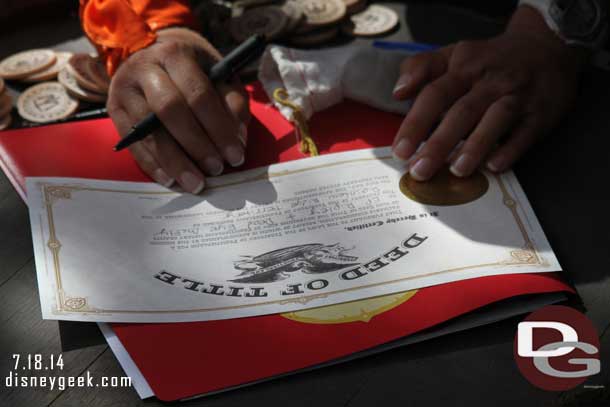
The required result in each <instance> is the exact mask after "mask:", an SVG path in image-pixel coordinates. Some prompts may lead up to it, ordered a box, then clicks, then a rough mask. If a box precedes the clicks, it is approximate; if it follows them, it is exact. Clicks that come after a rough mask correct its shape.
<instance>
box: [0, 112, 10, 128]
mask: <svg viewBox="0 0 610 407" xmlns="http://www.w3.org/2000/svg"><path fill="white" fill-rule="evenodd" d="M12 122H13V117H12V116H11V115H10V114H7V115H6V116H4V117H3V118H1V119H0V131H2V130H6V129H8V128H9V127H10V126H11V123H12Z"/></svg>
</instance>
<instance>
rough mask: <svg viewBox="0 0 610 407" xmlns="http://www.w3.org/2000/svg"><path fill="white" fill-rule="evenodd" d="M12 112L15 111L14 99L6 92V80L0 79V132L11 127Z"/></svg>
mask: <svg viewBox="0 0 610 407" xmlns="http://www.w3.org/2000/svg"><path fill="white" fill-rule="evenodd" d="M11 110H13V98H12V97H11V95H9V94H8V92H7V91H6V85H5V84H4V80H3V79H2V78H0V131H2V130H4V129H7V128H8V127H9V126H10V125H11V121H12V118H11Z"/></svg>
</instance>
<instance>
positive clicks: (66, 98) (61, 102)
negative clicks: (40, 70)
mask: <svg viewBox="0 0 610 407" xmlns="http://www.w3.org/2000/svg"><path fill="white" fill-rule="evenodd" d="M76 109H78V101H77V100H75V99H73V98H72V97H70V95H68V93H67V92H66V89H65V88H64V86H63V85H62V84H61V83H59V82H43V83H40V84H38V85H34V86H32V87H30V88H28V89H26V90H25V92H23V93H22V94H21V96H19V99H18V100H17V110H18V111H19V114H20V115H21V117H23V118H24V119H26V120H29V121H31V122H36V123H48V122H52V121H55V120H60V119H65V118H66V117H68V116H70V115H71V114H72V113H74V112H75V111H76Z"/></svg>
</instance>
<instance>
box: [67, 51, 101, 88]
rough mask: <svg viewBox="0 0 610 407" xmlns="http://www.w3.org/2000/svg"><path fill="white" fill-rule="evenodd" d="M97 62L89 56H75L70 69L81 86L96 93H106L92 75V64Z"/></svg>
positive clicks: (70, 62) (71, 59) (69, 63)
mask: <svg viewBox="0 0 610 407" xmlns="http://www.w3.org/2000/svg"><path fill="white" fill-rule="evenodd" d="M94 62H95V58H93V57H92V56H91V55H89V54H74V55H72V57H71V58H70V60H69V61H68V65H67V66H68V67H69V68H70V69H71V70H72V75H74V78H75V79H76V82H78V84H79V86H81V87H82V88H85V89H87V90H90V91H92V92H96V93H105V90H104V87H103V86H100V85H99V84H98V83H97V80H96V78H95V77H94V76H93V75H92V74H91V68H90V67H89V65H90V64H92V63H94Z"/></svg>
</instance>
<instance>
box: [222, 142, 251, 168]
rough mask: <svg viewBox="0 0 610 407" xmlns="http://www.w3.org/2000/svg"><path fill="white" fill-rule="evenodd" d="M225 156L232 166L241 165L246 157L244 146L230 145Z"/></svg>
mask: <svg viewBox="0 0 610 407" xmlns="http://www.w3.org/2000/svg"><path fill="white" fill-rule="evenodd" d="M225 157H226V158H227V161H228V162H229V164H231V166H233V167H239V166H240V165H242V164H243V163H244V161H245V160H246V157H245V155H244V150H243V148H239V147H237V146H229V147H227V149H226V150H225Z"/></svg>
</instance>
